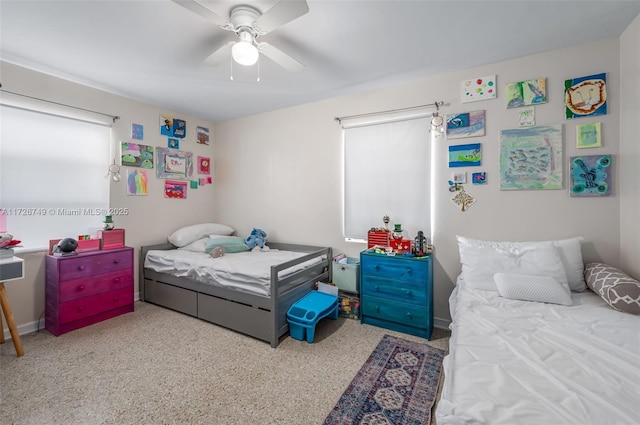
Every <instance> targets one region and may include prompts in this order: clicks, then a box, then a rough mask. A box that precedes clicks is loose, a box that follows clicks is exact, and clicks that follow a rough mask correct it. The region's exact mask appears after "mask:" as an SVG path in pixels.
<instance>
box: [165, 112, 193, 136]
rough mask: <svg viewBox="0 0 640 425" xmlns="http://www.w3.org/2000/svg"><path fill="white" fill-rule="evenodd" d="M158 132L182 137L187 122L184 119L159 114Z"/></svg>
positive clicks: (185, 132) (185, 131) (185, 130)
mask: <svg viewBox="0 0 640 425" xmlns="http://www.w3.org/2000/svg"><path fill="white" fill-rule="evenodd" d="M160 134H162V135H163V136H169V137H177V138H179V139H183V138H184V136H186V134H187V123H186V121H184V120H180V119H177V118H173V117H170V116H168V115H163V114H160Z"/></svg>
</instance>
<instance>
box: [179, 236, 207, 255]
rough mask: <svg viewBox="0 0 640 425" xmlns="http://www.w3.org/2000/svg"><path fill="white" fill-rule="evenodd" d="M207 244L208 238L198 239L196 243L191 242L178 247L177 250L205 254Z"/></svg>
mask: <svg viewBox="0 0 640 425" xmlns="http://www.w3.org/2000/svg"><path fill="white" fill-rule="evenodd" d="M207 242H209V237H208V236H206V237H204V238H200V239H198V240H196V241H193V242H191V243H190V244H188V245H185V246H182V247H179V248H178V249H183V250H185V251H193V252H205V249H206V248H207Z"/></svg>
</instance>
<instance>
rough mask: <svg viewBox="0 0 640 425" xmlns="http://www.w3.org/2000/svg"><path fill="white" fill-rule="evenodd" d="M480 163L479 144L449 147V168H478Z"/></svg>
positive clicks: (480, 147)
mask: <svg viewBox="0 0 640 425" xmlns="http://www.w3.org/2000/svg"><path fill="white" fill-rule="evenodd" d="M481 162H482V144H481V143H471V144H468V145H451V146H449V168H453V167H473V166H479V165H480V164H481Z"/></svg>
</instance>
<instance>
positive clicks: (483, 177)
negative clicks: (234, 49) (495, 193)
mask: <svg viewBox="0 0 640 425" xmlns="http://www.w3.org/2000/svg"><path fill="white" fill-rule="evenodd" d="M471 183H472V184H487V173H486V172H484V171H480V172H478V173H472V174H471Z"/></svg>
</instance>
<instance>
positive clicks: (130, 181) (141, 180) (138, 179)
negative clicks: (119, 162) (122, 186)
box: [126, 169, 149, 196]
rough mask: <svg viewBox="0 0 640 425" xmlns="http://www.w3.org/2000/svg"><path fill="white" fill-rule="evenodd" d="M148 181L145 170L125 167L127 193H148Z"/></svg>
mask: <svg viewBox="0 0 640 425" xmlns="http://www.w3.org/2000/svg"><path fill="white" fill-rule="evenodd" d="M148 182H149V176H148V175H147V170H136V169H133V170H132V169H127V184H126V188H127V195H134V196H146V195H148V194H149V190H148Z"/></svg>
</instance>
